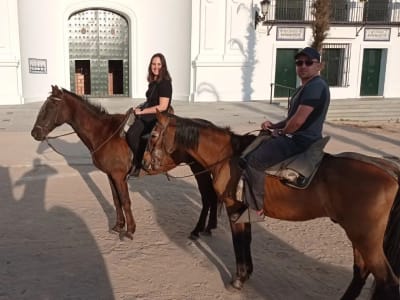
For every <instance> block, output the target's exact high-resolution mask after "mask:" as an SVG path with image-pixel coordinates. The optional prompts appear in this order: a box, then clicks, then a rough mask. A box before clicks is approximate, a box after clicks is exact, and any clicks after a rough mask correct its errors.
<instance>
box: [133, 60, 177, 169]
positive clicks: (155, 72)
mask: <svg viewBox="0 0 400 300" xmlns="http://www.w3.org/2000/svg"><path fill="white" fill-rule="evenodd" d="M147 81H148V82H149V87H148V89H147V92H146V102H144V103H143V104H141V105H139V106H138V107H136V108H135V109H134V114H135V116H136V118H135V121H134V123H133V124H132V126H131V127H130V128H129V130H128V132H127V133H126V139H127V142H128V145H129V147H130V148H131V150H132V152H133V166H132V169H131V176H135V177H137V176H139V173H140V169H141V168H142V159H143V153H144V150H145V148H146V140H145V139H143V138H142V137H143V135H146V134H148V133H150V132H151V130H152V129H153V127H154V125H155V124H156V122H157V118H156V110H159V111H165V110H167V109H168V108H169V106H170V105H171V96H172V85H171V76H170V75H169V72H168V68H167V63H166V60H165V57H164V55H162V54H161V53H156V54H154V55H153V56H152V57H151V59H150V64H149V68H148V75H147Z"/></svg>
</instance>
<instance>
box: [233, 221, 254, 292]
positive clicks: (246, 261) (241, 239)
mask: <svg viewBox="0 0 400 300" xmlns="http://www.w3.org/2000/svg"><path fill="white" fill-rule="evenodd" d="M230 225H231V230H232V241H233V249H234V251H235V258H236V277H235V278H233V279H232V285H233V287H235V288H237V289H241V288H242V287H243V283H244V282H245V281H246V280H248V279H249V277H250V275H251V273H253V260H252V258H251V249H250V244H251V224H250V223H237V224H234V223H233V222H230Z"/></svg>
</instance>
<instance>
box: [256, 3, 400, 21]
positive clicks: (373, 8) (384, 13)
mask: <svg viewBox="0 0 400 300" xmlns="http://www.w3.org/2000/svg"><path fill="white" fill-rule="evenodd" d="M393 1H394V0H369V1H366V2H360V1H354V0H352V1H350V0H335V1H331V16H330V23H332V24H349V23H350V24H360V23H362V24H373V25H398V24H400V3H399V2H393ZM312 3H313V0H273V1H271V4H270V5H269V9H268V12H267V18H266V21H265V22H264V23H266V24H271V23H310V22H312V21H313V20H314V16H313V15H312V13H311V12H312Z"/></svg>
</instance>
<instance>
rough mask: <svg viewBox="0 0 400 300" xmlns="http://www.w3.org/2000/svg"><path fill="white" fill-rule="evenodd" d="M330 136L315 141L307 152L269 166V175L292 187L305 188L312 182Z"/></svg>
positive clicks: (267, 170) (266, 171)
mask: <svg viewBox="0 0 400 300" xmlns="http://www.w3.org/2000/svg"><path fill="white" fill-rule="evenodd" d="M329 139H330V137H329V136H326V137H323V138H322V139H319V140H317V141H316V142H314V143H313V144H312V145H311V146H310V147H309V148H308V149H307V150H306V151H305V152H302V153H299V154H296V155H294V156H291V157H289V158H288V159H285V160H284V161H282V162H280V163H278V164H276V165H273V166H271V167H269V168H267V169H266V170H265V171H264V172H265V173H266V174H267V175H270V176H275V177H278V178H280V179H281V181H282V182H283V183H284V184H286V185H288V186H291V187H294V188H298V189H305V188H307V187H308V186H309V184H310V183H311V180H312V179H313V177H314V175H315V173H316V172H317V170H318V167H319V165H320V164H321V161H322V158H323V157H324V151H323V150H324V148H325V146H326V144H327V143H328V141H329Z"/></svg>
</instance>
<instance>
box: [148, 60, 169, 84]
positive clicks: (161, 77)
mask: <svg viewBox="0 0 400 300" xmlns="http://www.w3.org/2000/svg"><path fill="white" fill-rule="evenodd" d="M155 57H159V58H160V60H161V69H160V74H159V75H158V77H157V79H156V80H157V82H160V81H162V80H170V81H171V80H172V79H171V75H169V72H168V67H167V61H166V60H165V57H164V55H162V54H161V53H156V54H154V55H153V56H152V57H151V59H150V63H149V68H148V75H147V81H148V82H152V81H154V80H155V76H154V74H153V72H152V71H151V62H152V61H153V59H154V58H155Z"/></svg>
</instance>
